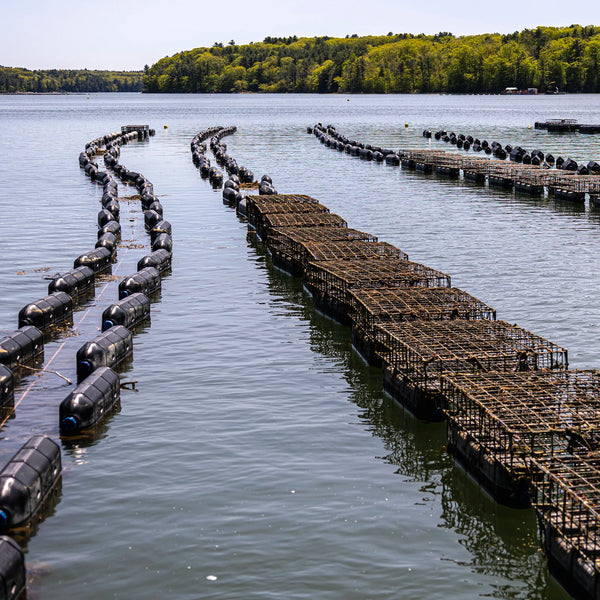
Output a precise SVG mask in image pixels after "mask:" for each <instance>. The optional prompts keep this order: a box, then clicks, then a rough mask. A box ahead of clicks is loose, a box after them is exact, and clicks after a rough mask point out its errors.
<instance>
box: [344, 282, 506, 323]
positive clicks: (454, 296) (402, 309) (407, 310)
mask: <svg viewBox="0 0 600 600" xmlns="http://www.w3.org/2000/svg"><path fill="white" fill-rule="evenodd" d="M349 302H350V311H351V317H352V321H353V324H354V325H356V326H357V327H359V328H360V329H361V330H363V331H365V332H366V333H367V334H372V330H373V327H374V326H375V325H376V324H378V323H387V322H396V323H399V322H402V321H415V320H417V319H424V320H426V321H448V320H452V319H464V320H472V319H492V320H494V319H495V318H496V311H495V310H494V309H493V308H491V307H490V306H488V305H487V304H485V303H484V302H482V301H481V300H478V299H477V298H475V297H474V296H471V295H470V294H468V293H467V292H464V291H463V290H461V289H459V288H454V287H445V288H413V289H409V290H405V289H402V288H376V289H357V290H353V291H352V293H351V294H350V297H349Z"/></svg>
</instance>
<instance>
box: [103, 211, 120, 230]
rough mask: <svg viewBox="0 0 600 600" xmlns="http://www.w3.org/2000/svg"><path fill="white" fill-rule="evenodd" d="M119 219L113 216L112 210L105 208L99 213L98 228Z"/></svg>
mask: <svg viewBox="0 0 600 600" xmlns="http://www.w3.org/2000/svg"><path fill="white" fill-rule="evenodd" d="M118 220H119V217H118V216H117V215H115V214H113V213H112V212H110V210H107V209H106V208H103V209H102V210H101V211H100V212H99V213H98V227H102V226H104V225H106V224H107V223H108V222H109V221H118Z"/></svg>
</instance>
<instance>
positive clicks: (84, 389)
mask: <svg viewBox="0 0 600 600" xmlns="http://www.w3.org/2000/svg"><path fill="white" fill-rule="evenodd" d="M120 398H121V388H120V380H119V376H118V375H117V373H115V371H113V370H112V369H111V368H110V367H100V368H98V369H96V370H95V371H94V372H92V373H91V374H90V375H89V376H88V377H86V378H85V379H84V380H83V381H82V382H81V383H79V385H77V387H76V388H75V389H74V390H73V391H72V392H71V393H70V394H69V395H68V396H67V397H66V398H65V399H64V400H63V401H62V402H61V404H60V408H59V427H60V431H61V433H62V434H65V435H75V434H78V433H80V432H81V431H85V430H87V429H90V428H92V427H94V426H95V425H96V424H98V423H99V422H100V421H101V420H102V419H103V418H104V416H105V415H106V414H107V413H108V412H109V411H110V410H111V409H112V408H113V407H114V406H115V405H116V403H117V402H118V401H119V400H120Z"/></svg>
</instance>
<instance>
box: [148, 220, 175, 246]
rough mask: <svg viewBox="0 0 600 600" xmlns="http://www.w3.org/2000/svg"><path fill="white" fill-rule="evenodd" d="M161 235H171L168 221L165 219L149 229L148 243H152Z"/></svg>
mask: <svg viewBox="0 0 600 600" xmlns="http://www.w3.org/2000/svg"><path fill="white" fill-rule="evenodd" d="M161 233H168V234H169V235H172V233H171V223H169V221H166V220H165V219H162V220H161V221H159V222H158V223H156V224H155V225H154V226H153V227H152V229H150V242H154V240H155V239H156V238H157V237H158V236H159V235H160V234H161Z"/></svg>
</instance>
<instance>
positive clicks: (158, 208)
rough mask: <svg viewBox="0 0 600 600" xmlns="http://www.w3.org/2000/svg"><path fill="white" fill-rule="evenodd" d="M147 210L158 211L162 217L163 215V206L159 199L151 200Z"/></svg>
mask: <svg viewBox="0 0 600 600" xmlns="http://www.w3.org/2000/svg"><path fill="white" fill-rule="evenodd" d="M145 210H153V211H154V212H157V213H158V214H159V215H160V216H161V217H162V216H163V207H162V204H161V203H160V202H159V201H158V200H155V201H154V202H151V203H150V205H149V206H148V208H147V209H145Z"/></svg>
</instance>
